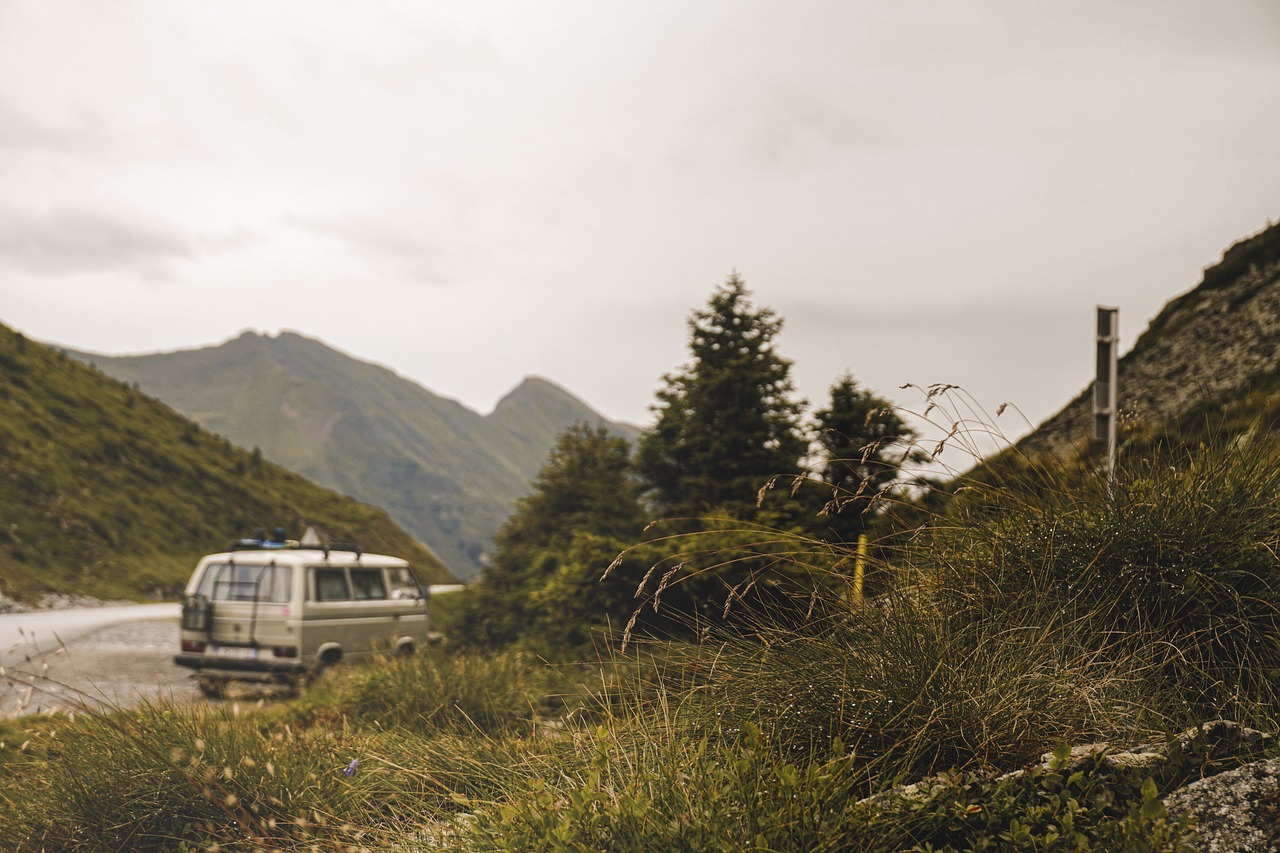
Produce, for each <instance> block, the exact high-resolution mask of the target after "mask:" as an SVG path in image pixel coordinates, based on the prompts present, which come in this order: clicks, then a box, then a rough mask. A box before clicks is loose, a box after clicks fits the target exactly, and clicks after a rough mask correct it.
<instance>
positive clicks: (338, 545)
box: [320, 542, 364, 560]
mask: <svg viewBox="0 0 1280 853" xmlns="http://www.w3.org/2000/svg"><path fill="white" fill-rule="evenodd" d="M320 550H321V551H324V555H325V556H326V557H328V556H329V552H330V551H350V552H351V553H353V554H355V555H356V559H357V560H358V559H360V555H361V554H363V553H364V549H363V548H361V547H360V546H359V545H356V544H355V543H353V542H332V543H330V544H328V545H321V546H320Z"/></svg>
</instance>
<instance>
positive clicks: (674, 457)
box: [636, 272, 805, 518]
mask: <svg viewBox="0 0 1280 853" xmlns="http://www.w3.org/2000/svg"><path fill="white" fill-rule="evenodd" d="M688 325H689V350H690V354H691V355H692V361H691V362H690V363H689V364H687V365H685V366H684V367H683V368H681V370H680V371H678V372H676V373H672V374H667V375H666V376H664V377H663V381H664V382H665V387H664V388H663V389H662V390H660V391H659V392H658V399H657V402H656V403H655V404H654V406H653V407H652V408H653V411H654V412H655V414H656V415H657V420H656V423H655V425H654V427H653V428H652V430H650V431H649V432H647V433H645V435H644V436H642V438H641V440H640V446H639V451H638V454H637V460H636V463H637V468H638V470H639V471H640V473H641V475H642V476H643V477H644V479H645V481H646V482H647V484H648V485H649V486H650V488H651V496H652V499H653V500H654V502H655V504H656V505H657V508H658V510H659V511H660V512H661V513H663V514H666V515H699V514H703V513H707V512H711V511H715V510H717V509H718V510H724V511H726V512H728V513H729V514H731V515H733V516H735V517H739V518H750V517H752V516H753V515H754V514H755V512H754V511H755V507H756V501H757V494H758V492H759V490H760V488H761V487H762V486H764V485H765V484H766V483H767V482H768V481H769V480H770V478H772V477H774V476H776V475H779V474H789V473H793V472H795V471H796V470H797V468H798V467H799V461H800V458H801V457H802V456H803V454H804V451H805V442H804V439H803V438H802V436H801V434H800V430H799V420H800V415H801V410H802V407H803V403H802V402H798V401H796V400H793V399H792V394H793V392H794V387H793V385H792V382H791V362H790V361H789V360H787V359H785V358H783V357H782V356H780V355H778V353H777V352H776V351H775V350H774V338H775V337H776V336H777V334H778V332H779V331H780V330H781V328H782V320H781V318H779V317H778V316H777V315H776V314H774V312H773V311H772V310H770V309H768V308H759V309H757V308H756V307H754V306H753V305H752V302H751V294H750V291H748V290H747V287H746V284H745V282H743V280H742V279H741V278H739V276H738V274H737V273H736V272H735V273H733V274H732V275H730V276H729V278H728V280H727V281H726V282H725V283H724V285H722V286H721V287H719V288H717V289H716V291H715V292H714V293H713V294H712V296H711V300H710V302H709V304H708V305H707V307H706V309H704V310H701V311H695V312H694V313H693V314H692V316H691V317H690V319H689V324H688Z"/></svg>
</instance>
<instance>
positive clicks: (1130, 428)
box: [1019, 223, 1280, 458]
mask: <svg viewBox="0 0 1280 853" xmlns="http://www.w3.org/2000/svg"><path fill="white" fill-rule="evenodd" d="M1117 388H1118V398H1119V405H1120V414H1121V418H1120V423H1121V430H1120V434H1121V439H1122V444H1121V449H1122V450H1123V449H1124V446H1125V445H1126V444H1131V445H1141V444H1142V443H1144V442H1146V441H1149V440H1151V439H1152V438H1153V437H1154V436H1158V435H1159V434H1161V433H1165V434H1168V435H1175V434H1176V435H1178V436H1180V437H1181V439H1182V440H1184V441H1185V440H1194V439H1195V437H1196V435H1197V434H1201V433H1203V434H1204V435H1203V437H1204V438H1205V439H1206V440H1207V439H1208V438H1209V437H1210V433H1213V434H1216V435H1217V437H1218V438H1222V437H1224V436H1231V435H1236V436H1240V435H1243V434H1245V433H1249V434H1250V435H1257V436H1262V437H1266V436H1269V435H1271V434H1272V433H1273V432H1274V429H1275V427H1276V425H1277V424H1280V223H1277V224H1275V225H1271V226H1269V227H1268V228H1266V229H1265V230H1263V231H1261V232H1259V233H1257V234H1254V235H1253V236H1251V237H1248V238H1246V239H1244V240H1241V241H1239V242H1238V243H1236V244H1235V245H1233V246H1231V247H1230V248H1228V249H1227V250H1226V251H1225V252H1224V253H1223V255H1222V258H1221V259H1220V260H1219V261H1218V262H1217V263H1215V264H1213V265H1211V266H1209V267H1207V268H1206V269H1205V271H1204V278H1203V279H1202V280H1201V282H1200V284H1199V285H1198V286H1196V287H1195V288H1193V289H1192V290H1190V291H1188V292H1186V293H1184V294H1182V295H1180V296H1178V297H1176V298H1174V299H1172V300H1170V301H1169V302H1168V303H1167V304H1166V305H1165V306H1164V308H1163V309H1161V311H1160V313H1159V314H1158V315H1157V316H1156V318H1155V319H1154V320H1152V321H1151V323H1150V325H1149V326H1148V327H1147V329H1146V331H1144V332H1143V333H1142V335H1141V336H1140V337H1139V338H1138V340H1137V342H1136V343H1135V344H1134V346H1133V349H1132V350H1130V351H1129V352H1128V353H1127V354H1126V355H1125V356H1124V357H1123V358H1122V359H1120V364H1119V375H1118V382H1117ZM1092 395H1093V385H1092V384H1090V385H1089V386H1088V387H1086V388H1085V390H1084V391H1082V392H1081V393H1080V395H1079V396H1078V397H1076V398H1075V399H1074V400H1072V401H1071V402H1070V403H1068V404H1067V406H1066V407H1065V408H1063V409H1062V411H1060V412H1058V413H1057V414H1056V415H1054V416H1053V417H1051V418H1049V419H1048V420H1047V421H1045V422H1044V423H1043V424H1041V425H1040V427H1038V428H1037V429H1036V431H1035V432H1033V433H1032V434H1031V435H1029V436H1027V437H1026V438H1025V439H1023V440H1022V441H1021V442H1020V444H1019V446H1020V448H1021V449H1022V450H1023V452H1025V453H1026V454H1027V455H1029V456H1036V455H1041V454H1052V455H1054V456H1057V457H1059V458H1071V457H1073V456H1075V455H1077V454H1079V453H1081V452H1084V451H1088V450H1093V451H1094V452H1096V451H1097V448H1096V447H1093V446H1092V440H1091V437H1090V436H1091V433H1092V423H1093V403H1092V400H1093V397H1092Z"/></svg>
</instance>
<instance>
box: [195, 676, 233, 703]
mask: <svg viewBox="0 0 1280 853" xmlns="http://www.w3.org/2000/svg"><path fill="white" fill-rule="evenodd" d="M196 687H198V688H199V689H200V695H202V696H204V698H206V699H226V698H227V679H225V678H219V677H217V676H215V675H197V676H196Z"/></svg>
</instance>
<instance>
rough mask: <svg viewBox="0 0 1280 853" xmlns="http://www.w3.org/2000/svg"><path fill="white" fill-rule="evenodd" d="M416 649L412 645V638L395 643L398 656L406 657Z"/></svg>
mask: <svg viewBox="0 0 1280 853" xmlns="http://www.w3.org/2000/svg"><path fill="white" fill-rule="evenodd" d="M416 651H417V648H415V647H414V645H413V641H412V640H406V641H405V642H403V643H397V644H396V657H398V658H407V657H409V655H411V654H413V653H414V652H416Z"/></svg>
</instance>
